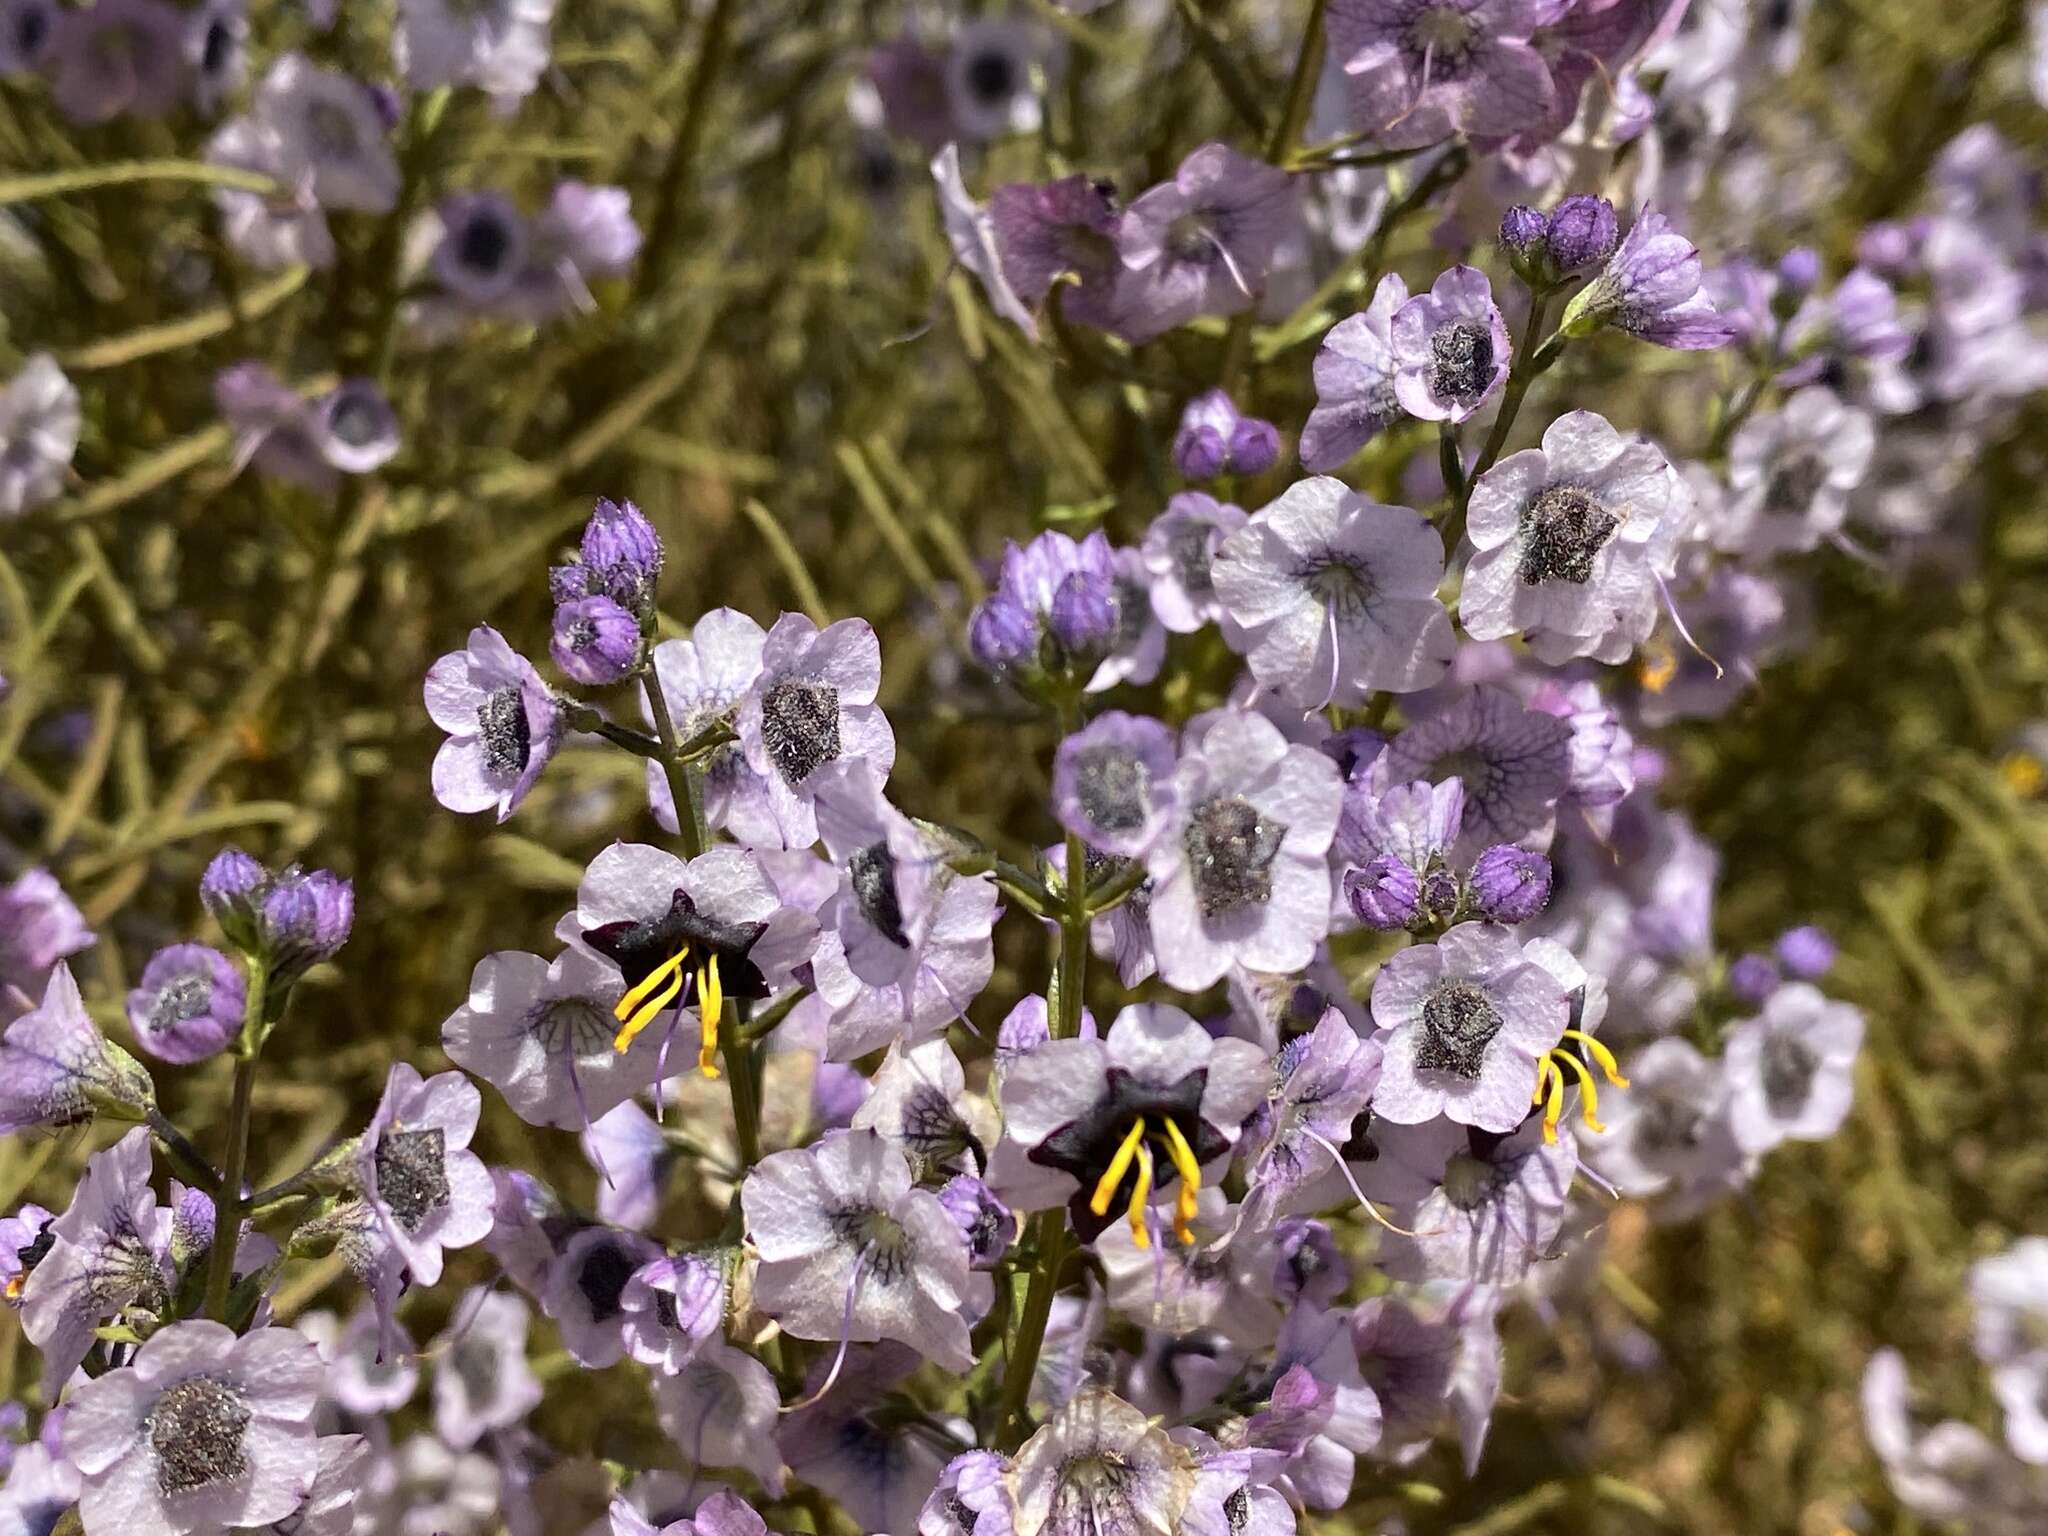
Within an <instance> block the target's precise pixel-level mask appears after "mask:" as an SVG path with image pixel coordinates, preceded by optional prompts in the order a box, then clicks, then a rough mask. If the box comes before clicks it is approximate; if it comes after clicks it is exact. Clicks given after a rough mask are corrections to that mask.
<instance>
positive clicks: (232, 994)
mask: <svg viewBox="0 0 2048 1536" xmlns="http://www.w3.org/2000/svg"><path fill="white" fill-rule="evenodd" d="M247 1000H248V997H247V989H246V988H245V987H244V985H243V982H242V973H241V972H240V971H238V970H237V969H235V965H234V962H233V961H231V960H229V959H228V957H227V956H226V955H224V954H222V953H221V952H220V951H219V950H217V949H212V948H209V947H208V946H207V945H204V944H173V945H171V946H170V947H169V948H168V949H160V950H158V951H157V952H156V953H155V954H154V955H152V956H151V957H150V961H149V964H148V965H146V966H144V967H143V968H142V982H141V985H139V986H138V987H136V989H135V990H134V991H132V992H130V993H129V994H128V1023H129V1026H130V1027H131V1028H133V1029H134V1031H135V1042H136V1044H138V1045H140V1046H141V1047H142V1048H143V1050H145V1051H147V1052H148V1053H149V1054H150V1055H152V1056H154V1057H156V1058H157V1060H159V1061H174V1062H178V1063H180V1064H183V1063H186V1062H194V1061H204V1060H205V1059H206V1058H207V1057H209V1056H213V1055H216V1054H218V1053H219V1052H220V1051H221V1050H223V1049H225V1048H226V1046H227V1043H228V1042H229V1041H230V1040H232V1039H234V1038H235V1034H236V1032H237V1031H238V1030H240V1029H241V1027H242V1010H243V1008H244V1006H245V1005H246V1003H247Z"/></svg>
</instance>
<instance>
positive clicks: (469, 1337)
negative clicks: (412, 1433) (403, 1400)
mask: <svg viewBox="0 0 2048 1536" xmlns="http://www.w3.org/2000/svg"><path fill="white" fill-rule="evenodd" d="M456 1316H457V1318H458V1319H460V1320H461V1323H462V1326H461V1328H460V1331H459V1332H454V1333H450V1334H446V1335H443V1336H442V1337H441V1338H439V1339H437V1340H435V1341H434V1343H433V1344H431V1345H429V1346H428V1350H427V1352H428V1354H430V1355H431V1356H432V1357H433V1358H434V1361H435V1366H434V1429H435V1432H436V1433H438V1434H439V1435H440V1437H441V1438H442V1439H443V1440H445V1441H447V1442H448V1443H449V1444H450V1445H452V1446H454V1447H455V1448H456V1449H457V1450H459V1451H466V1450H468V1449H469V1448H470V1447H471V1446H472V1445H475V1444H476V1443H477V1441H478V1440H480V1439H482V1438H483V1437H484V1436H485V1435H486V1434H488V1433H490V1432H491V1431H493V1430H502V1429H510V1428H511V1427H512V1426H513V1425H515V1424H517V1423H519V1422H520V1420H522V1419H524V1418H525V1417H526V1415H527V1414H528V1413H530V1412H532V1411H533V1409H534V1408H536V1407H537V1406H539V1404H540V1399H541V1385H540V1381H539V1380H538V1378H536V1377H535V1376H534V1374H533V1369H532V1367H531V1366H529V1365H528V1364H527V1363H526V1332H527V1327H528V1325H529V1324H530V1323H531V1322H532V1319H533V1313H532V1309H531V1308H529V1307H528V1306H527V1304H526V1302H525V1300H524V1299H523V1298H521V1297H518V1296H514V1295H510V1294H508V1293H506V1292H504V1291H487V1292H485V1293H484V1294H482V1295H480V1296H479V1295H476V1294H474V1293H472V1294H471V1295H470V1296H468V1297H465V1298H464V1300H463V1302H462V1303H461V1304H459V1305H458V1306H457V1307H456Z"/></svg>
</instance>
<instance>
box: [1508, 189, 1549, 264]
mask: <svg viewBox="0 0 2048 1536" xmlns="http://www.w3.org/2000/svg"><path fill="white" fill-rule="evenodd" d="M1549 233H1550V220H1548V219H1546V218H1545V217H1544V216H1543V215H1542V214H1541V213H1539V212H1538V211H1537V210H1536V209H1534V208H1531V207H1529V206H1528V205H1527V204H1526V203H1517V204H1515V205H1514V207H1512V208H1510V209H1509V210H1508V211H1507V212H1506V213H1504V214H1502V215H1501V219H1500V248H1501V249H1502V250H1503V251H1505V252H1507V257H1508V264H1509V265H1510V266H1512V267H1513V268H1514V269H1515V272H1516V273H1517V274H1518V275H1519V276H1520V277H1522V278H1523V279H1524V280H1525V281H1540V280H1541V279H1542V277H1543V237H1544V236H1545V235H1547V234H1549Z"/></svg>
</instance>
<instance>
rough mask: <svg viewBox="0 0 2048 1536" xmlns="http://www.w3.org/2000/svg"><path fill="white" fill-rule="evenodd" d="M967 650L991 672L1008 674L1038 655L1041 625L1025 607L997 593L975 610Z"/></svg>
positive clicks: (968, 628) (968, 631)
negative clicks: (1012, 669) (1039, 625)
mask: <svg viewBox="0 0 2048 1536" xmlns="http://www.w3.org/2000/svg"><path fill="white" fill-rule="evenodd" d="M967 648H968V649H969V650H971V651H972V652H973V653H974V659H975V660H976V661H978V662H980V663H981V664H982V665H983V666H984V667H987V668H988V669H989V670H990V671H991V672H1006V671H1008V670H1009V669H1010V668H1012V667H1015V666H1020V665H1022V664H1023V663H1025V662H1027V661H1030V660H1031V659H1032V658H1033V657H1034V656H1036V655H1037V653H1038V622H1037V620H1036V619H1034V618H1033V617H1032V615H1031V611H1030V610H1029V609H1028V608H1026V607H1025V606H1024V605H1023V604H1022V603H1019V602H1017V601H1016V600H1015V599H1013V598H1011V597H1009V596H1008V595H1007V594H1005V593H1002V592H998V593H996V594H995V595H994V596H993V597H990V598H988V599H987V600H986V601H985V602H983V603H982V605H981V606H980V607H979V608H977V609H975V610H974V619H973V622H972V623H970V624H969V625H968V626H967Z"/></svg>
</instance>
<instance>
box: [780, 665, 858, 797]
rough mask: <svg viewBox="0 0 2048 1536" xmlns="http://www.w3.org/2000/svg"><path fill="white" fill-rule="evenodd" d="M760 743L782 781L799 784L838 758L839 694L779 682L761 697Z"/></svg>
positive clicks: (813, 685) (811, 685)
mask: <svg viewBox="0 0 2048 1536" xmlns="http://www.w3.org/2000/svg"><path fill="white" fill-rule="evenodd" d="M761 740H762V743H763V745H764V746H765V748H766V750H767V753H768V759H769V761H770V762H771V763H772V764H773V765H774V766H775V769H776V771H777V772H779V773H780V774H781V775H782V777H783V781H784V782H785V783H787V784H790V785H796V784H801V783H802V782H803V781H804V780H805V779H807V778H809V777H810V776H811V774H812V773H814V772H815V771H816V770H817V768H818V765H819V764H820V763H829V762H831V761H832V760H833V759H834V758H836V757H838V756H839V693H838V691H837V690H836V689H834V688H831V687H828V686H826V685H825V684H822V683H801V682H796V681H794V680H792V679H787V678H785V679H783V680H782V681H780V682H778V683H776V684H775V685H774V686H773V687H772V688H770V689H769V690H768V691H767V692H766V693H764V694H763V695H762V696H761Z"/></svg>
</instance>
